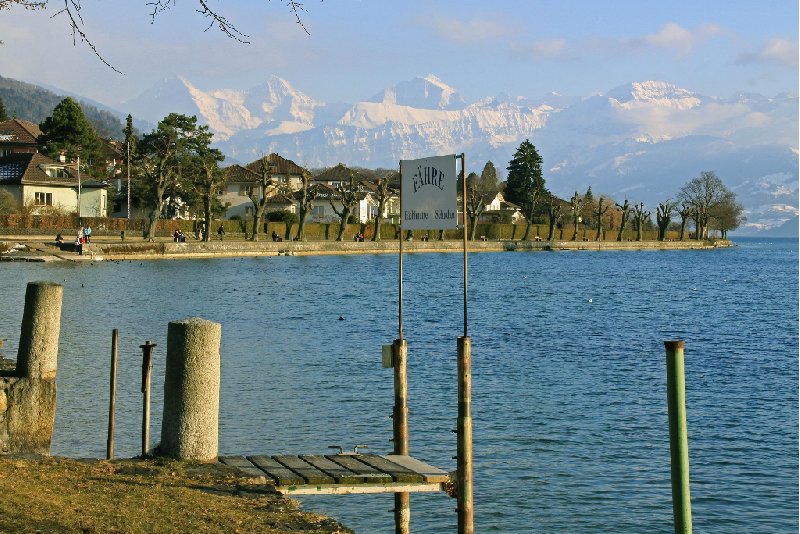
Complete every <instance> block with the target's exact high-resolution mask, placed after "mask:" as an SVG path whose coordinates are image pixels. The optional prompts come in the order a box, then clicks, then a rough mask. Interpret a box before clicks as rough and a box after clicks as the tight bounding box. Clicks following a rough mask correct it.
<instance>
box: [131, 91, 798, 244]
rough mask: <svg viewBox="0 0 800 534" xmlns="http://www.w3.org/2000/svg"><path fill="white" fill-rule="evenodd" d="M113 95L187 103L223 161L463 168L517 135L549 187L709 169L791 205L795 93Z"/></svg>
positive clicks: (644, 189)
mask: <svg viewBox="0 0 800 534" xmlns="http://www.w3.org/2000/svg"><path fill="white" fill-rule="evenodd" d="M125 107H126V109H127V110H129V111H130V112H131V113H133V114H134V115H136V116H137V117H139V118H142V119H146V120H148V121H151V122H153V123H155V122H157V121H158V120H160V119H161V118H163V117H164V116H165V115H167V114H168V113H170V112H179V113H185V114H191V115H197V116H198V118H199V119H200V121H201V122H202V123H204V124H208V126H209V128H210V129H211V130H212V131H213V132H214V133H215V137H216V139H217V145H218V146H219V148H220V149H222V150H223V152H224V153H225V154H227V155H228V156H229V158H231V159H234V160H237V161H244V162H247V161H251V160H253V159H256V158H257V157H259V156H261V155H262V154H265V153H270V152H278V153H280V154H281V155H284V156H286V157H288V158H289V159H292V160H294V161H296V162H297V163H299V164H301V165H304V166H307V167H322V166H328V165H335V164H337V163H339V162H344V163H346V164H348V165H357V166H365V167H396V166H397V165H398V161H399V160H400V159H409V158H416V157H422V156H426V155H433V154H447V153H460V152H464V153H466V154H467V162H468V166H469V167H470V168H471V169H476V170H480V168H482V166H483V164H484V163H485V162H486V161H487V160H492V161H493V162H494V163H495V166H496V167H497V168H498V170H499V171H500V172H501V173H503V170H504V168H505V167H506V165H507V162H508V161H509V160H510V159H511V157H512V156H513V153H514V151H515V150H516V148H517V147H518V146H519V143H520V142H522V141H523V140H525V139H530V140H531V141H532V142H533V143H534V144H535V145H536V147H537V149H538V150H539V152H540V154H541V155H542V157H543V159H544V163H545V169H546V172H545V180H546V181H547V185H548V187H549V188H550V189H551V190H552V191H553V192H554V193H556V194H558V195H560V196H562V197H568V196H570V195H571V194H572V193H573V192H574V191H576V190H578V191H581V192H582V191H585V190H586V189H587V188H588V187H589V186H591V187H592V190H593V191H594V192H595V193H601V194H607V195H610V196H612V197H614V198H618V199H623V198H626V197H627V198H629V199H631V200H635V201H644V202H645V203H646V204H648V205H650V206H651V207H652V206H655V205H656V204H657V203H658V202H661V201H664V200H665V199H667V198H670V197H671V198H675V195H676V194H677V191H678V190H679V189H680V187H681V185H683V184H684V183H686V182H687V181H688V180H690V179H691V178H693V177H695V176H697V175H698V174H699V173H700V172H701V171H704V170H714V171H716V172H717V174H718V175H719V176H720V177H721V178H722V179H723V181H725V183H726V184H728V185H729V186H730V187H731V188H732V189H733V190H734V191H735V192H736V193H737V195H738V197H739V198H740V200H741V201H742V202H743V203H744V205H745V208H746V209H747V211H748V219H749V223H750V224H751V226H752V227H753V228H760V227H764V228H766V227H772V226H777V225H780V224H781V223H783V222H784V221H785V220H787V219H789V218H791V217H793V216H795V215H797V213H798V198H797V197H798V163H797V156H798V99H797V96H796V95H788V94H781V95H777V96H775V97H765V96H762V95H757V94H750V93H736V94H734V95H732V96H731V97H729V98H719V97H708V96H703V95H700V94H697V93H695V92H692V91H690V90H688V89H684V88H680V87H677V86H675V85H672V84H669V83H666V82H660V81H645V82H634V83H629V84H626V85H623V86H620V87H617V88H614V89H612V90H611V91H608V92H607V93H606V94H602V95H593V96H589V97H585V98H580V97H573V96H565V95H559V94H555V93H551V94H548V95H544V96H542V97H539V98H531V97H528V96H510V95H498V96H495V97H486V98H483V99H481V100H479V101H477V102H473V103H467V102H465V100H464V99H463V98H462V97H461V96H460V95H459V93H458V91H456V90H455V89H454V88H452V87H450V86H449V85H447V84H446V83H445V82H443V81H442V80H440V79H439V78H437V77H436V76H433V75H428V76H424V77H419V78H415V79H413V80H409V81H404V82H400V83H398V84H397V85H395V86H393V87H390V88H387V89H384V90H383V91H381V92H380V93H378V94H377V95H375V96H373V97H372V98H368V99H366V100H364V101H361V102H357V103H354V104H342V103H334V104H327V103H324V102H318V101H315V100H313V99H312V98H310V97H308V96H306V95H304V94H303V93H302V92H300V91H299V90H297V89H295V88H294V87H292V85H291V84H290V83H289V82H288V81H286V80H283V79H281V78H278V77H275V76H271V77H270V78H269V79H268V80H267V81H266V82H265V83H264V84H262V85H259V86H257V87H254V88H252V89H250V90H246V91H240V90H233V89H214V90H210V91H203V90H201V89H199V88H198V87H196V86H195V85H193V84H192V83H190V82H189V81H188V80H186V79H184V78H174V79H171V80H165V81H164V82H163V83H162V84H159V85H158V86H156V87H154V88H153V89H151V90H149V91H148V92H146V93H144V94H143V95H142V96H140V97H138V98H136V99H135V100H132V101H130V102H128V103H126V104H125Z"/></svg>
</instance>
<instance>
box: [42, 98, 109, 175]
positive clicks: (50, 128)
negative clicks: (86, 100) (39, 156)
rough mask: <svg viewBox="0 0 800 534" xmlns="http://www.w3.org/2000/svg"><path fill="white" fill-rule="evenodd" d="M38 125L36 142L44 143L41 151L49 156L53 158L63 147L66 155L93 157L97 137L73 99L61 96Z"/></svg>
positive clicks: (90, 159)
mask: <svg viewBox="0 0 800 534" xmlns="http://www.w3.org/2000/svg"><path fill="white" fill-rule="evenodd" d="M39 128H41V130H42V135H41V137H39V142H40V143H41V144H42V145H43V146H44V150H43V152H44V153H45V154H47V155H48V156H50V157H51V158H54V159H57V158H58V156H59V154H60V153H61V152H62V151H63V152H64V153H65V154H66V156H67V159H74V158H76V157H78V156H80V157H81V158H83V159H84V160H86V161H92V160H93V159H95V156H96V154H97V150H98V148H99V146H100V139H98V137H97V133H96V132H95V130H94V127H93V126H92V124H91V123H90V122H89V121H88V120H86V117H85V116H84V115H83V110H81V107H80V106H79V105H78V103H77V102H75V101H74V100H73V99H71V98H65V99H64V100H62V101H61V102H60V103H59V104H58V105H57V106H56V107H55V108H54V109H53V114H52V115H51V116H49V117H47V118H46V119H45V120H44V122H42V123H41V124H40V125H39Z"/></svg>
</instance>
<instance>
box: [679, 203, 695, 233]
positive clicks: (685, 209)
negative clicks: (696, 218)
mask: <svg viewBox="0 0 800 534" xmlns="http://www.w3.org/2000/svg"><path fill="white" fill-rule="evenodd" d="M692 211H693V210H692V207H691V206H690V205H689V204H686V203H685V202H682V203H681V209H679V210H678V215H680V218H681V233H680V237H679V238H678V239H680V240H681V241H683V240H684V239H686V227H687V226H688V223H689V219H690V218H691V216H692Z"/></svg>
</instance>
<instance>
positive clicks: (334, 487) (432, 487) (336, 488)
mask: <svg viewBox="0 0 800 534" xmlns="http://www.w3.org/2000/svg"><path fill="white" fill-rule="evenodd" d="M275 490H276V491H278V492H279V493H282V494H283V495H357V494H371V493H421V492H433V491H442V485H441V484H434V483H429V482H422V483H417V484H406V483H404V482H387V483H384V484H353V485H347V484H319V485H316V486H309V485H306V486H288V487H283V486H276V487H275Z"/></svg>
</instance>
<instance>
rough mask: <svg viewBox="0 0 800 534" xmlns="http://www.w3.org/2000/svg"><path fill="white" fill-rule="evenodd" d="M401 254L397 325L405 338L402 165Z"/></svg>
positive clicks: (400, 335)
mask: <svg viewBox="0 0 800 534" xmlns="http://www.w3.org/2000/svg"><path fill="white" fill-rule="evenodd" d="M399 225H400V232H398V233H399V238H400V255H399V270H398V275H397V283H398V286H399V288H398V297H397V327H398V336H397V337H398V338H400V339H403V166H402V165H400V221H399Z"/></svg>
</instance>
